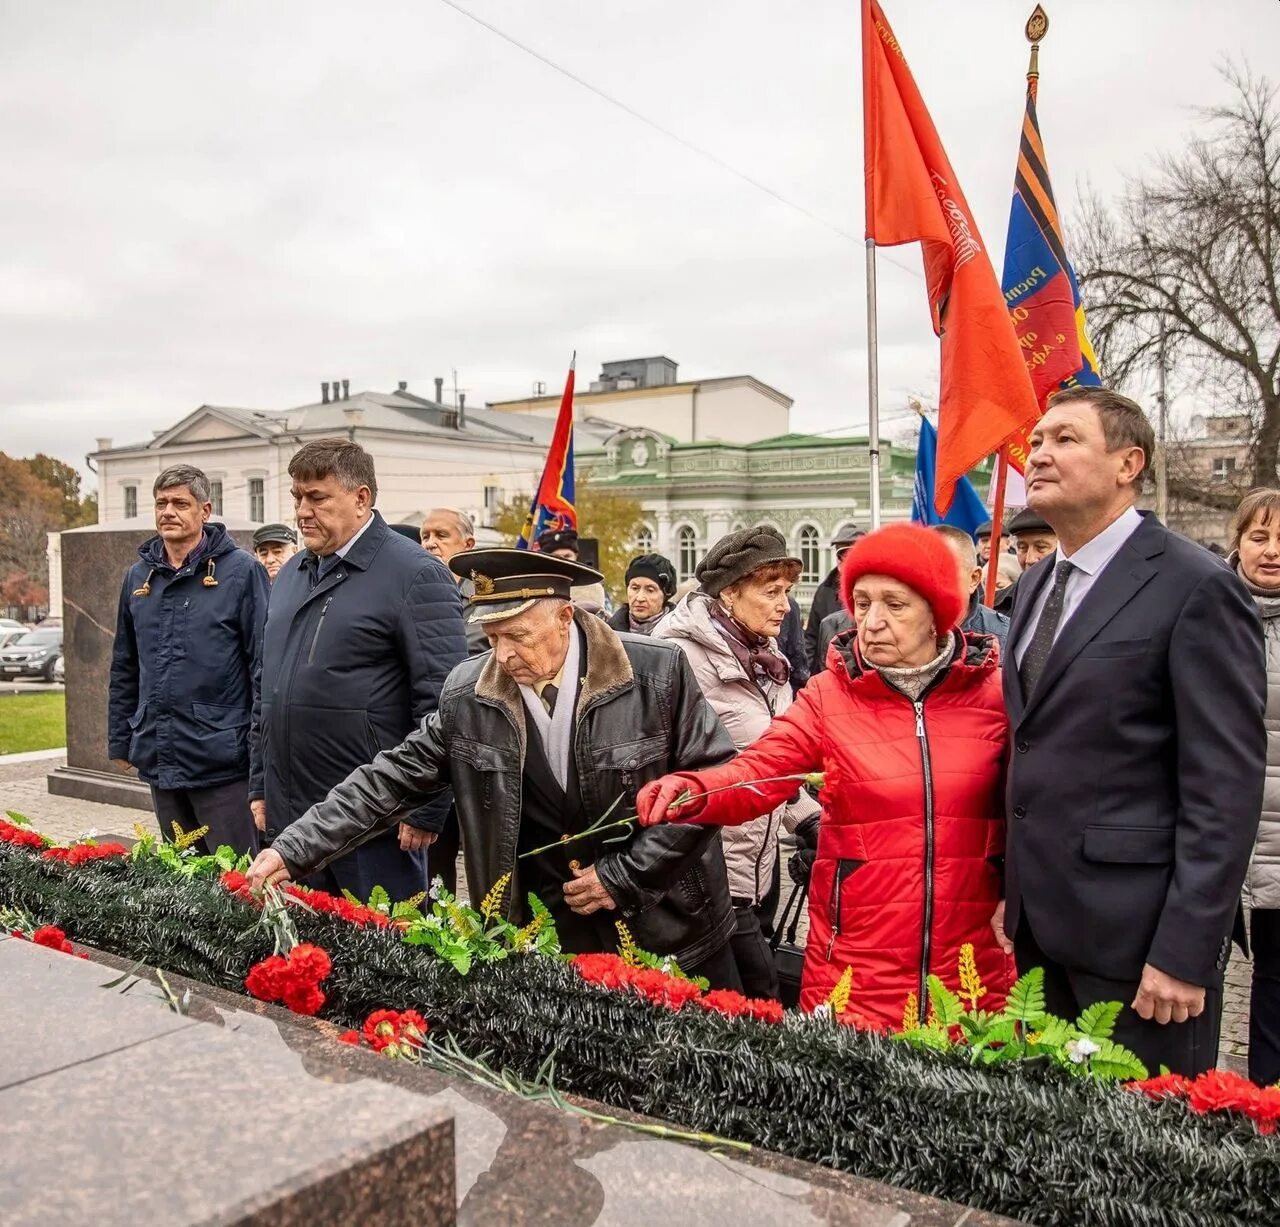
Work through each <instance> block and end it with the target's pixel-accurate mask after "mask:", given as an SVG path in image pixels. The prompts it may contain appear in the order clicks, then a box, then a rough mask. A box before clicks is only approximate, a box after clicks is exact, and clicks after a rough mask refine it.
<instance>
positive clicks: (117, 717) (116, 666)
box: [107, 571, 138, 759]
mask: <svg viewBox="0 0 1280 1227" xmlns="http://www.w3.org/2000/svg"><path fill="white" fill-rule="evenodd" d="M131 576H132V571H130V572H129V573H128V574H126V575H125V577H124V583H123V585H121V588H120V604H119V607H118V608H117V610H116V637H115V638H114V639H113V640H112V641H111V680H110V682H109V684H108V687H107V757H108V758H121V759H127V758H128V757H129V743H130V741H131V740H132V730H131V729H130V728H129V721H130V720H131V719H132V718H133V714H134V712H136V711H137V710H138V643H137V640H136V639H135V637H134V633H133V616H132V614H131V613H130V612H129V596H130V594H131V593H132V591H133V581H132V578H131Z"/></svg>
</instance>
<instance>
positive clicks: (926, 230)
mask: <svg viewBox="0 0 1280 1227" xmlns="http://www.w3.org/2000/svg"><path fill="white" fill-rule="evenodd" d="M862 112H863V140H864V144H865V164H866V190H867V238H869V239H874V240H875V242H876V244H877V245H878V246H881V247H893V246H896V245H897V244H899V243H916V242H918V243H920V244H921V246H922V248H923V254H924V272H925V283H926V285H927V287H928V291H929V305H930V308H931V310H932V314H933V330H934V331H935V332H936V333H937V334H938V335H939V336H940V337H941V338H942V388H941V391H940V393H939V399H938V460H937V477H936V485H935V488H934V500H935V502H936V504H937V508H938V511H939V512H940V513H942V514H944V515H945V514H946V512H947V511H948V510H949V508H950V506H951V499H952V496H953V494H954V492H955V486H956V483H957V482H958V481H959V480H960V478H961V477H963V476H964V475H965V474H966V473H967V472H968V471H969V470H970V469H971V468H973V466H974V465H976V464H977V463H978V462H979V461H981V460H982V459H983V458H984V457H986V456H989V455H991V453H992V452H995V451H998V450H999V449H1000V447H1001V446H1002V445H1003V444H1004V442H1005V441H1006V440H1007V439H1010V438H1011V437H1013V436H1015V435H1017V433H1018V432H1019V431H1020V430H1021V429H1022V428H1023V427H1024V426H1025V425H1026V424H1027V423H1028V422H1029V421H1031V420H1033V419H1034V418H1035V417H1036V416H1037V413H1038V408H1037V405H1036V395H1035V392H1034V391H1033V390H1032V387H1031V377H1030V376H1029V375H1028V374H1027V368H1026V364H1025V363H1024V361H1023V356H1022V351H1021V350H1020V349H1019V347H1018V338H1017V336H1016V335H1015V333H1014V330H1013V323H1012V321H1011V320H1010V318H1009V311H1008V308H1007V307H1006V305H1005V301H1004V295H1003V294H1002V293H1001V292H1000V285H999V283H998V282H997V281H996V275H995V272H994V270H993V269H992V267H991V259H990V257H989V256H988V255H987V251H986V248H985V246H984V245H983V242H982V236H981V235H980V234H979V233H978V227H977V224H976V223H975V222H974V220H973V214H972V213H971V212H970V211H969V203H968V201H966V200H965V198H964V193H963V192H962V191H961V190H960V184H959V183H958V182H956V176H955V172H954V171H953V170H952V169H951V163H950V161H948V159H947V155H946V151H945V150H944V149H943V148H942V142H941V141H940V140H939V139H938V133H937V131H936V130H935V129H934V126H933V121H932V120H931V119H930V118H929V112H928V110H927V109H926V108H925V105H924V100H923V99H922V98H921V97H920V91H919V90H918V89H917V88H916V83H915V81H914V80H913V79H912V77H911V70H910V69H909V68H908V67H907V61H906V59H905V58H904V57H903V54H902V48H901V47H900V46H899V45H898V40H897V39H896V38H895V37H894V34H893V31H892V30H891V29H890V28H889V23H888V22H887V21H886V20H885V17H884V13H883V12H881V9H880V5H879V4H877V3H876V0H862Z"/></svg>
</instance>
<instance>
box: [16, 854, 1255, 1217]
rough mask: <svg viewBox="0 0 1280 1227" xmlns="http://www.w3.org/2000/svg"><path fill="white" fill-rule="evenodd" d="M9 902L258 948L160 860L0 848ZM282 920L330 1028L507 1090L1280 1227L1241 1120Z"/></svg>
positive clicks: (1085, 1211) (1060, 1195)
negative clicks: (447, 1048)
mask: <svg viewBox="0 0 1280 1227" xmlns="http://www.w3.org/2000/svg"><path fill="white" fill-rule="evenodd" d="M5 906H8V907H14V908H21V909H23V910H24V911H25V912H26V913H27V914H28V915H30V916H32V917H35V918H38V919H39V920H40V921H41V922H43V923H46V924H55V925H58V926H60V927H62V928H64V929H65V930H66V931H67V932H68V933H69V934H70V935H71V936H72V937H73V938H74V939H75V940H76V941H79V942H82V943H86V944H88V945H91V946H96V947H98V948H100V949H103V950H107V951H110V952H111V953H113V954H116V955H118V956H120V957H122V958H127V959H136V960H139V961H142V962H146V963H148V964H151V965H153V966H156V967H160V968H163V969H165V970H167V971H172V972H176V973H178V974H181V975H185V976H188V977H190V978H192V979H195V980H199V981H202V982H205V983H208V984H214V985H218V986H220V987H223V988H228V989H232V990H235V991H240V990H241V989H242V987H243V983H244V977H245V975H246V974H247V972H248V970H249V968H250V967H251V966H252V965H253V964H254V963H256V962H258V961H259V960H261V959H263V958H265V957H266V956H268V955H269V954H271V952H272V936H271V934H270V932H269V931H268V930H267V929H266V928H265V927H264V926H261V925H259V924H258V923H257V922H258V919H259V917H258V914H257V911H256V909H255V908H254V907H253V906H252V905H251V904H248V903H245V902H243V901H241V900H239V899H236V898H234V897H233V896H232V895H230V894H228V892H227V891H226V890H224V889H223V888H222V887H221V886H220V885H219V884H218V883H217V882H216V881H215V880H211V879H208V878H200V877H193V878H185V877H180V876H177V875H175V874H174V873H173V872H172V870H171V869H169V868H166V867H165V866H164V865H163V864H161V863H160V862H159V861H158V860H156V859H155V858H143V859H140V860H138V861H136V862H132V861H126V860H122V859H111V860H102V861H95V862H91V863H88V864H84V865H79V866H71V865H67V864H63V863H58V862H52V861H48V860H45V859H42V858H41V857H40V856H39V855H38V854H34V853H32V852H28V851H25V850H22V849H18V848H14V847H11V846H8V845H3V844H0V907H5ZM292 910H293V911H294V912H295V920H296V924H297V929H298V932H299V935H300V937H301V938H302V940H304V941H310V942H314V943H316V944H317V945H320V946H322V947H324V949H325V950H327V951H328V952H329V954H330V956H331V957H332V959H333V970H332V973H331V974H330V976H329V977H328V978H327V979H326V981H325V983H324V992H325V994H326V996H327V998H328V1002H327V1005H326V1007H325V1010H324V1012H323V1013H324V1016H325V1017H326V1018H329V1019H332V1020H333V1021H335V1022H338V1023H340V1024H343V1025H347V1026H356V1027H358V1026H359V1025H360V1023H361V1022H362V1021H363V1020H364V1018H365V1017H366V1016H367V1015H368V1014H369V1013H371V1012H372V1011H373V1010H376V1009H381V1008H391V1009H409V1008H413V1009H417V1010H419V1011H421V1012H422V1013H423V1014H424V1015H426V1017H427V1018H428V1019H429V1020H430V1022H431V1025H432V1028H433V1031H434V1032H435V1033H437V1034H440V1033H445V1034H447V1035H449V1036H451V1037H453V1039H454V1040H456V1042H457V1044H458V1045H459V1047H460V1049H461V1051H463V1052H466V1053H469V1054H472V1055H478V1054H480V1053H482V1052H487V1053H489V1054H490V1056H489V1058H488V1059H489V1061H490V1063H491V1064H492V1065H494V1066H496V1067H499V1068H503V1067H505V1068H509V1069H510V1070H512V1071H513V1072H514V1073H515V1074H517V1075H518V1076H520V1077H522V1078H525V1079H529V1080H533V1079H535V1078H536V1077H537V1076H538V1071H539V1068H540V1067H541V1066H542V1063H543V1061H544V1060H545V1058H546V1057H547V1055H548V1054H550V1053H554V1054H555V1062H556V1066H555V1067H556V1080H557V1083H558V1085H559V1087H560V1088H561V1089H562V1090H564V1091H567V1092H571V1093H574V1094H577V1095H582V1096H585V1097H588V1098H591V1099H594V1100H597V1101H599V1102H601V1103H605V1104H608V1105H610V1106H612V1107H615V1108H621V1109H625V1110H629V1111H633V1112H639V1113H642V1114H644V1115H647V1116H651V1117H655V1118H658V1119H660V1120H666V1121H670V1122H673V1123H674V1124H677V1125H679V1126H680V1127H681V1128H683V1129H688V1130H694V1131H697V1132H700V1133H709V1134H716V1135H719V1136H723V1137H726V1138H732V1139H736V1140H740V1141H744V1142H748V1143H751V1144H752V1145H756V1146H761V1147H764V1148H766V1149H769V1150H773V1151H777V1152H780V1153H783V1154H788V1155H792V1156H794V1157H796V1158H799V1159H805V1160H810V1161H812V1162H816V1163H823V1164H827V1165H829V1166H832V1167H836V1168H839V1169H841V1170H844V1171H847V1172H851V1173H853V1174H854V1175H857V1176H862V1177H867V1178H870V1179H874V1180H881V1181H885V1182H887V1183H889V1184H894V1185H898V1186H901V1187H904V1188H909V1189H913V1190H915V1191H917V1192H921V1193H926V1194H931V1195H933V1196H936V1197H943V1198H947V1199H949V1200H951V1201H955V1202H961V1203H965V1204H969V1205H972V1206H978V1207H981V1208H983V1209H987V1210H991V1211H994V1212H997V1213H1002V1214H1007V1215H1010V1216H1013V1217H1016V1218H1021V1219H1025V1220H1028V1221H1031V1222H1036V1223H1062V1224H1080V1223H1088V1224H1100V1225H1107V1224H1115V1225H1117V1227H1134V1225H1143V1224H1176V1225H1179V1227H1212V1225H1216V1224H1221V1225H1223V1227H1226V1225H1227V1224H1238V1223H1258V1224H1268V1225H1274V1224H1275V1223H1277V1222H1280V1144H1278V1143H1277V1141H1276V1139H1275V1138H1271V1137H1263V1136H1260V1135H1259V1134H1258V1133H1257V1131H1256V1130H1255V1128H1254V1126H1253V1124H1252V1123H1251V1122H1249V1121H1248V1120H1245V1119H1242V1118H1239V1117H1234V1116H1227V1115H1196V1114H1193V1113H1191V1112H1189V1111H1188V1110H1187V1109H1186V1108H1185V1106H1183V1105H1182V1104H1180V1103H1175V1102H1163V1103H1158V1104H1152V1103H1149V1102H1147V1101H1146V1100H1145V1099H1143V1098H1141V1097H1139V1096H1137V1095H1133V1094H1131V1093H1128V1092H1125V1091H1122V1090H1118V1089H1116V1088H1114V1087H1106V1086H1102V1085H1099V1084H1097V1083H1094V1082H1091V1081H1088V1080H1081V1079H1073V1078H1070V1077H1069V1076H1067V1075H1066V1074H1064V1073H1063V1072H1062V1071H1061V1070H1060V1069H1058V1068H1056V1067H1055V1066H1053V1065H1051V1064H1050V1063H1049V1062H1047V1061H1044V1062H1036V1061H1031V1062H1022V1063H1013V1064H1007V1065H994V1066H991V1067H985V1068H984V1067H980V1066H975V1065H972V1064H971V1063H970V1061H969V1060H968V1059H967V1058H965V1057H962V1056H958V1055H956V1054H952V1053H936V1054H935V1053H930V1052H919V1051H916V1050H913V1049H911V1048H909V1047H907V1046H905V1045H903V1044H901V1043H895V1042H893V1041H891V1040H888V1039H885V1038H882V1037H880V1036H876V1035H870V1034H866V1033H862V1032H858V1031H855V1030H853V1029H851V1028H847V1027H838V1026H833V1025H832V1024H831V1023H830V1022H827V1021H824V1020H820V1019H812V1018H806V1017H801V1016H794V1017H793V1016H788V1018H787V1020H786V1021H785V1022H783V1023H782V1024H780V1025H765V1024H760V1023H756V1022H753V1021H751V1020H749V1019H734V1018H726V1017H724V1016H721V1015H718V1014H715V1013H713V1012H707V1011H703V1010H700V1009H691V1008H689V1007H686V1008H685V1009H683V1010H681V1011H679V1012H672V1011H669V1010H664V1009H662V1008H660V1007H656V1006H653V1005H650V1004H648V1003H647V1002H645V1001H643V1000H641V999H640V998H639V997H636V996H633V995H630V994H627V993H621V992H613V991H609V990H604V989H600V988H597V987H595V986H592V985H588V984H586V983H584V982H583V981H582V980H581V979H580V977H579V976H578V975H577V973H576V972H575V971H574V970H573V969H572V968H571V967H568V966H566V965H565V964H563V963H561V962H559V961H558V960H555V959H550V958H539V957H536V956H515V957H511V958H507V959H504V960H502V961H498V962H491V963H485V962H481V963H478V964H477V965H476V966H474V967H473V968H472V970H471V972H470V974H469V975H467V976H460V975H458V974H457V973H456V972H455V971H454V970H453V968H452V967H451V966H450V965H449V964H448V963H447V962H443V961H441V960H440V959H439V958H437V957H435V956H433V955H432V954H431V953H430V952H428V951H426V950H424V949H422V948H420V947H416V946H411V945H407V944H405V943H404V942H402V941H401V940H400V939H399V935H398V934H397V933H395V932H391V931H386V930H380V929H376V928H374V927H372V926H369V927H364V928H360V927H357V926H354V925H350V924H347V923H345V922H343V921H341V920H337V919H334V918H332V917H327V916H322V915H316V914H312V913H308V912H306V911H305V910H303V909H292Z"/></svg>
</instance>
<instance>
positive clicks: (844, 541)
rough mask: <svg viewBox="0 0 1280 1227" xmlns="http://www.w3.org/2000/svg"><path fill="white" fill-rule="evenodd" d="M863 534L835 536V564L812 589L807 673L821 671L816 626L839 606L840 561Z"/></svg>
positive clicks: (858, 531) (807, 628) (806, 637)
mask: <svg viewBox="0 0 1280 1227" xmlns="http://www.w3.org/2000/svg"><path fill="white" fill-rule="evenodd" d="M864 535H865V534H864V533H863V532H862V530H861V529H859V528H854V529H853V530H852V531H850V532H848V533H845V534H842V535H840V536H837V537H835V538H834V539H833V540H832V542H831V549H832V550H833V551H834V553H835V559H836V565H835V566H834V567H832V568H831V572H830V574H828V575H827V577H826V578H825V579H824V580H823V581H822V583H820V584H819V585H818V587H817V588H816V589H815V590H814V594H813V602H812V604H810V606H809V618H808V621H807V622H806V623H805V627H804V646H805V654H806V655H807V656H808V658H809V673H810V675H812V674H815V673H821V672H822V670H823V667H824V665H825V658H824V657H823V656H822V655H820V653H819V651H818V628H819V627H820V626H821V625H822V620H823V618H826V617H828V616H830V615H831V614H833V613H835V612H836V610H837V609H839V608H840V604H841V603H840V561H841V559H843V558H844V556H845V554H847V553H848V552H849V547H850V546H852V545H853V543H854V542H855V541H857V540H859V538H861V537H863V536H864Z"/></svg>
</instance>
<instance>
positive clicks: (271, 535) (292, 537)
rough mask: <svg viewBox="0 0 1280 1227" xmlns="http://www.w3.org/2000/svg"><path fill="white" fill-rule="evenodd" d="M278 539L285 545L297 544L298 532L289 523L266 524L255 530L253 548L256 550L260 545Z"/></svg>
mask: <svg viewBox="0 0 1280 1227" xmlns="http://www.w3.org/2000/svg"><path fill="white" fill-rule="evenodd" d="M277 541H278V542H280V543H282V544H283V545H297V544H298V534H297V533H295V532H294V531H293V529H292V528H290V527H289V526H288V525H287V524H264V525H263V526H262V527H261V528H256V529H254V531H253V548H254V549H255V550H256V549H257V548H258V546H260V545H268V544H274V543H275V542H277Z"/></svg>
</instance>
